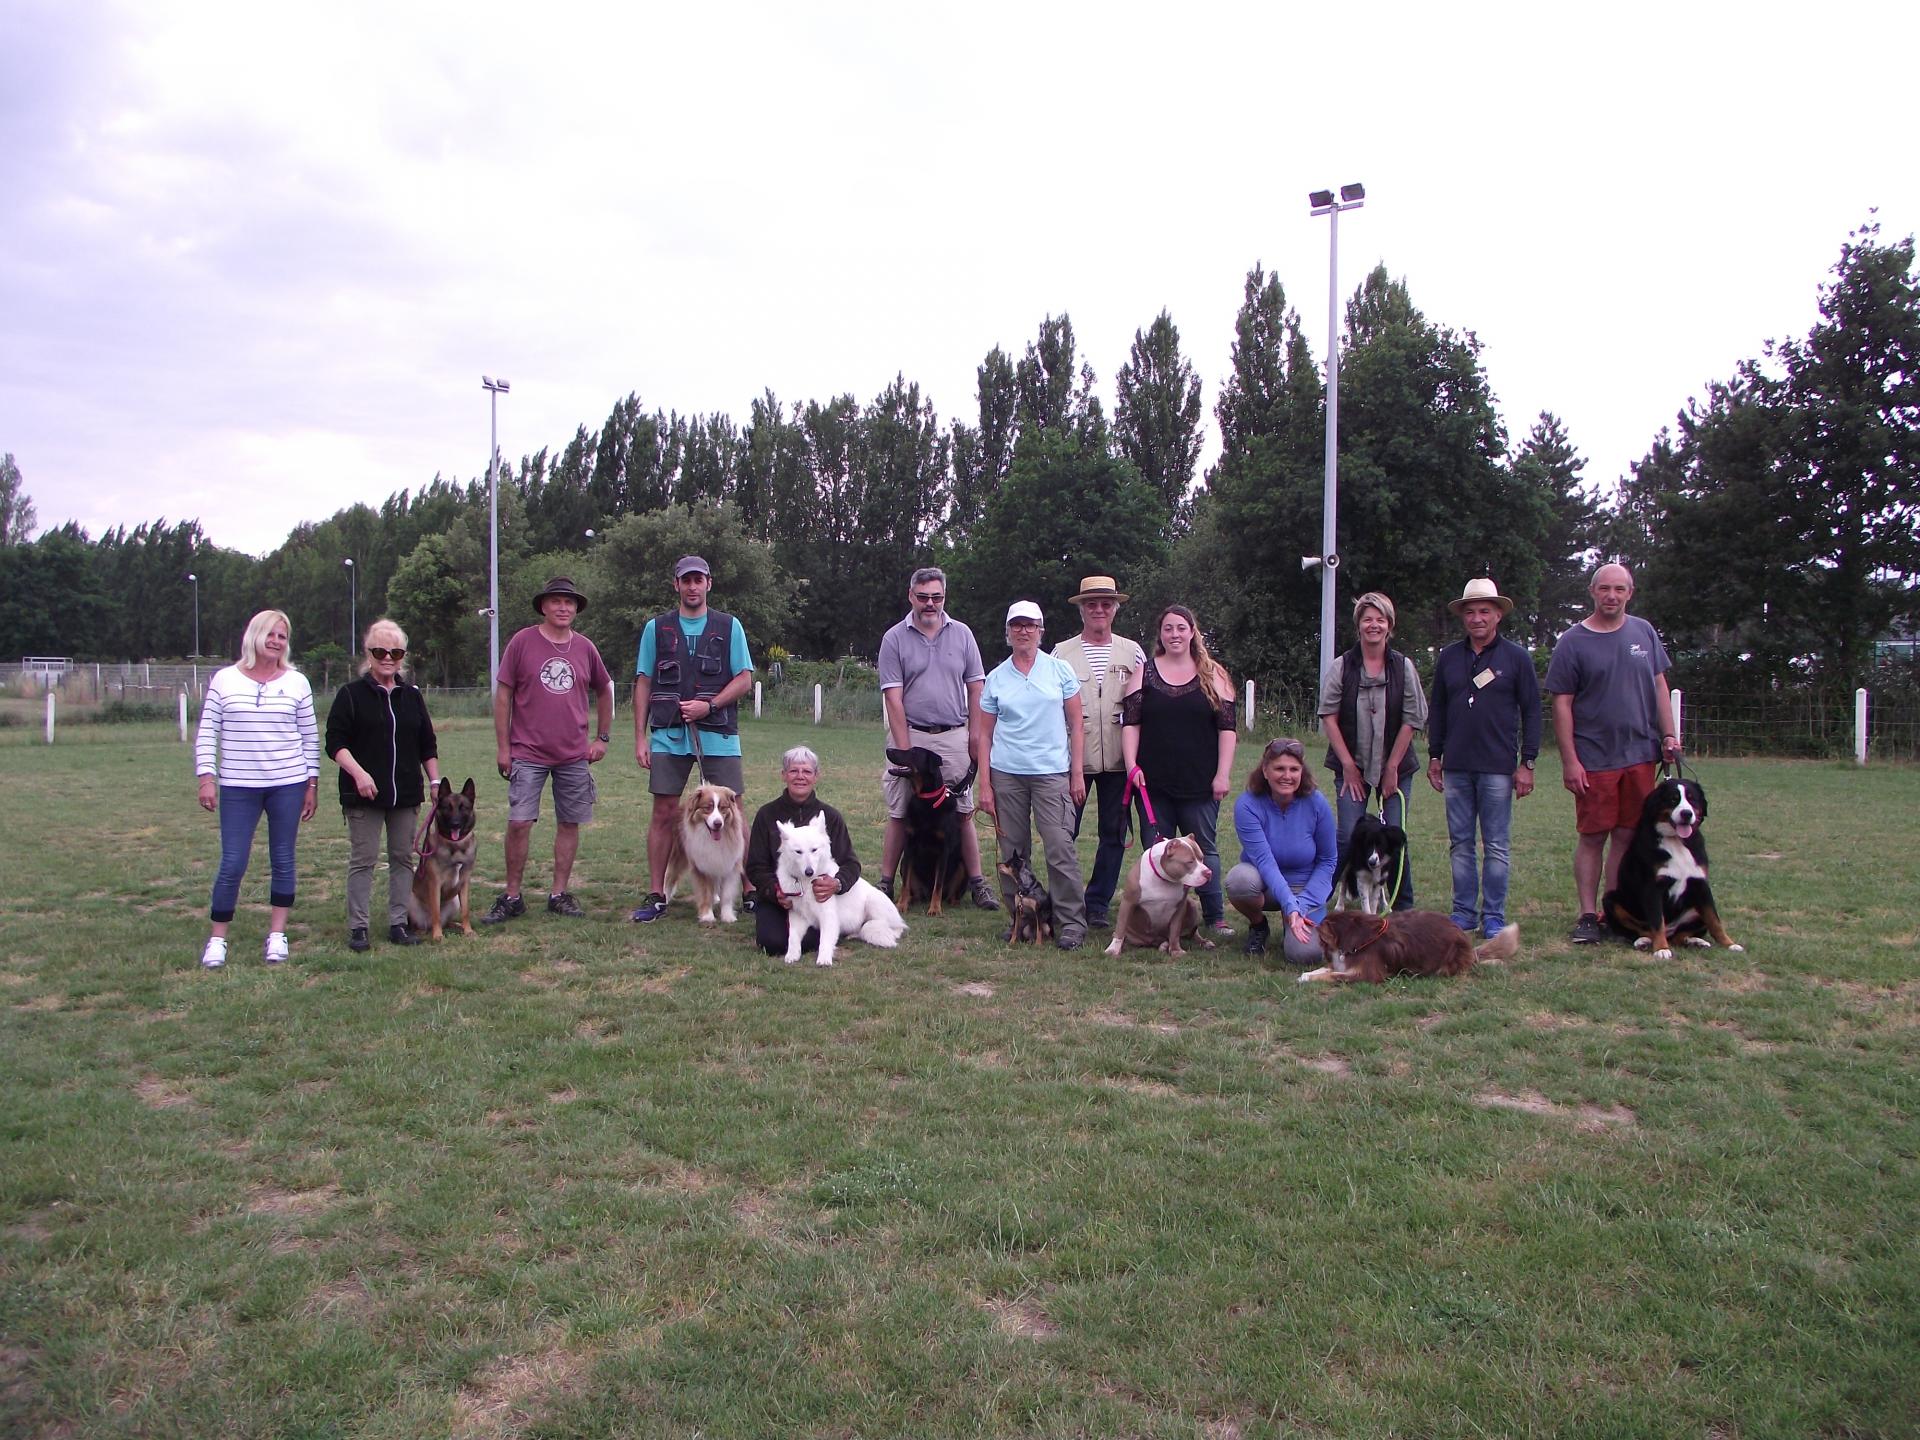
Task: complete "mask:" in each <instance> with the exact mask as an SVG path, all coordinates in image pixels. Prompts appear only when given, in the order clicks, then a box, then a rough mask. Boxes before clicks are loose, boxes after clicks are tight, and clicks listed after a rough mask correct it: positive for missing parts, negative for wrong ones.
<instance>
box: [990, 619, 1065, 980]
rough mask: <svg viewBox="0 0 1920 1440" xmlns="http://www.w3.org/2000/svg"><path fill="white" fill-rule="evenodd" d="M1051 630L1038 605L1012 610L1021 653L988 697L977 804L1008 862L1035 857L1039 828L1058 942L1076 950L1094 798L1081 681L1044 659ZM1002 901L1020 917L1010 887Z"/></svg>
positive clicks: (999, 669) (1004, 665)
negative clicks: (1084, 816) (1086, 824)
mask: <svg viewBox="0 0 1920 1440" xmlns="http://www.w3.org/2000/svg"><path fill="white" fill-rule="evenodd" d="M1045 623H1046V622H1045V617H1044V616H1043V615H1042V614H1041V613H1040V607H1039V606H1038V605H1036V604H1034V603H1033V601H1031V600H1016V601H1014V602H1013V604H1012V605H1010V606H1008V607H1007V647H1008V648H1009V649H1010V650H1012V652H1013V653H1012V654H1011V655H1009V656H1008V657H1007V658H1006V659H1005V660H1003V661H1001V662H1000V663H999V664H998V665H996V666H995V667H994V668H993V669H992V670H991V671H990V672H989V673H988V675H987V680H986V684H985V685H984V686H983V687H982V688H981V691H980V731H979V738H978V740H977V741H976V742H975V743H976V745H977V746H978V752H977V754H976V756H975V758H976V759H977V760H978V761H979V763H980V780H979V784H978V788H977V789H976V790H975V791H974V801H975V803H976V804H977V805H978V806H979V807H980V808H981V809H982V810H984V811H985V812H986V813H987V814H988V815H990V816H992V817H993V828H994V833H995V834H996V835H997V836H998V837H999V840H1000V858H1001V859H1002V860H1006V859H1008V858H1009V857H1011V856H1013V855H1014V854H1016V853H1017V854H1021V855H1026V856H1029V857H1031V855H1032V854H1033V835H1032V831H1033V830H1034V829H1038V830H1039V832H1040V844H1041V846H1042V848H1044V850H1045V851H1046V856H1047V894H1048V897H1049V898H1050V899H1051V900H1052V901H1053V934H1054V943H1055V944H1057V945H1058V946H1059V947H1060V948H1061V949H1062V950H1077V949H1079V948H1080V944H1081V942H1082V941H1083V940H1085V939H1086V934H1087V907H1086V888H1085V886H1084V885H1083V884H1082V882H1081V879H1080V857H1079V855H1078V854H1076V853H1075V851H1074V845H1073V817H1074V811H1075V810H1076V809H1077V808H1078V807H1079V806H1081V805H1083V804H1085V803H1086V799H1087V782H1086V777H1085V774H1084V773H1083V771H1082V761H1083V758H1084V757H1083V755H1082V750H1083V747H1084V743H1085V739H1084V736H1083V735H1082V733H1081V729H1080V681H1079V679H1078V678H1077V677H1076V676H1075V675H1074V673H1073V668H1072V667H1071V666H1070V665H1068V664H1067V663H1066V662H1065V661H1064V660H1057V659H1055V658H1054V657H1053V656H1051V655H1044V654H1042V653H1041V651H1040V635H1041V631H1042V630H1043V629H1044V628H1045ZM1000 893H1001V898H1002V900H1003V901H1004V902H1005V904H1006V906H1007V909H1008V910H1009V911H1010V912H1011V910H1012V909H1013V891H1012V887H1011V886H1010V885H1009V884H1007V882H1006V881H1005V880H1002V881H1001V884H1000Z"/></svg>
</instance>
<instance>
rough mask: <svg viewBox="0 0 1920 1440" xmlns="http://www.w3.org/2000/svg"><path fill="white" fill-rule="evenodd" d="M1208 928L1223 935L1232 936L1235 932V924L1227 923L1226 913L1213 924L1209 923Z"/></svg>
mask: <svg viewBox="0 0 1920 1440" xmlns="http://www.w3.org/2000/svg"><path fill="white" fill-rule="evenodd" d="M1207 929H1209V930H1211V931H1212V932H1213V933H1214V934H1216V935H1221V936H1231V935H1232V934H1233V926H1231V925H1229V924H1228V923H1227V917H1226V916H1224V915H1222V916H1221V917H1220V918H1219V919H1218V920H1215V921H1213V922H1212V923H1211V924H1209V925H1208V926H1207Z"/></svg>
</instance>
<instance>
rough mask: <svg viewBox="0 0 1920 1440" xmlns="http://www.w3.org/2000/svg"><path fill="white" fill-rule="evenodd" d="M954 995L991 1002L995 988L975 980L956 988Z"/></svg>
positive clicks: (982, 981)
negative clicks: (968, 996) (969, 996)
mask: <svg viewBox="0 0 1920 1440" xmlns="http://www.w3.org/2000/svg"><path fill="white" fill-rule="evenodd" d="M953 993H954V994H956V995H971V996H973V997H975V998H976V999H980V1000H991V999H992V998H993V986H991V985H989V984H987V983H986V982H985V981H984V980H973V981H970V982H968V983H967V984H965V985H956V986H954V987H953Z"/></svg>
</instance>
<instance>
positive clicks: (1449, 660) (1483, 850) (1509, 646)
mask: <svg viewBox="0 0 1920 1440" xmlns="http://www.w3.org/2000/svg"><path fill="white" fill-rule="evenodd" d="M1447 608H1448V609H1449V610H1451V611H1453V613H1454V614H1456V615H1458V616H1459V617H1460V628H1461V629H1462V630H1464V631H1465V632H1466V637H1467V638H1466V639H1464V640H1461V641H1458V642H1457V643H1455V644H1452V645H1449V646H1447V647H1446V649H1444V650H1442V651H1441V652H1440V655H1439V658H1438V659H1437V660H1436V661H1435V662H1434V668H1433V686H1432V696H1431V698H1430V701H1429V703H1428V708H1427V754H1428V755H1429V756H1430V757H1431V758H1430V759H1428V761H1427V780H1428V782H1429V783H1430V784H1432V786H1433V788H1434V789H1436V790H1438V791H1439V792H1440V793H1441V794H1443V795H1445V796H1446V797H1447V839H1448V841H1449V842H1450V846H1451V849H1450V852H1449V853H1450V855H1451V858H1452V861H1453V923H1454V924H1456V925H1458V926H1459V927H1460V928H1461V929H1462V930H1465V931H1467V932H1469V933H1470V934H1484V935H1488V936H1492V935H1496V934H1498V933H1499V931H1500V929H1501V927H1502V926H1504V925H1505V924H1506V923H1507V875H1508V865H1509V846H1508V837H1509V836H1510V835H1511V834H1512V831H1513V801H1514V797H1515V796H1520V797H1521V798H1523V799H1524V798H1525V797H1526V796H1528V795H1531V794H1532V793H1533V762H1534V759H1535V757H1537V756H1538V755H1539V753H1540V681H1539V678H1538V676H1536V675H1535V673H1534V669H1533V657H1532V656H1531V655H1529V654H1528V653H1527V652H1526V651H1525V650H1524V649H1522V648H1521V647H1520V646H1519V645H1516V644H1515V643H1514V642H1513V641H1511V640H1508V639H1506V638H1505V637H1504V636H1502V635H1501V634H1500V622H1501V621H1502V620H1504V619H1506V617H1507V616H1509V615H1511V614H1512V613H1513V601H1511V600H1509V599H1508V598H1507V597H1506V596H1504V595H1502V594H1501V593H1500V587H1499V586H1498V585H1496V584H1494V583H1493V581H1492V580H1490V579H1486V578H1484V577H1482V578H1478V579H1473V580H1469V581H1468V582H1467V585H1466V588H1465V589H1464V590H1462V591H1461V592H1460V598H1459V599H1458V600H1455V601H1453V602H1452V603H1451V604H1449V605H1448V606H1447ZM1516 757H1517V758H1516ZM1476 832H1477V833H1478V841H1479V844H1478V848H1477V849H1476V845H1475V835H1476Z"/></svg>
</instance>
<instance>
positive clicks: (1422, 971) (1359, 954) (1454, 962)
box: [1300, 910, 1520, 985]
mask: <svg viewBox="0 0 1920 1440" xmlns="http://www.w3.org/2000/svg"><path fill="white" fill-rule="evenodd" d="M1319 934H1320V952H1321V954H1323V955H1325V956H1326V958H1327V963H1326V964H1325V965H1323V966H1321V967H1320V968H1319V969H1318V970H1309V971H1308V972H1307V973H1306V974H1304V975H1302V976H1301V977H1300V983H1301V984H1303V985H1304V984H1306V983H1307V982H1308V981H1309V980H1348V981H1352V980H1364V981H1366V982H1368V983H1369V984H1372V985H1379V984H1381V983H1383V982H1384V981H1385V980H1386V979H1387V977H1388V976H1390V975H1460V974H1464V973H1465V972H1466V971H1468V970H1471V969H1472V968H1473V967H1474V966H1475V965H1476V964H1479V963H1483V962H1486V961H1494V960H1505V959H1508V958H1509V957H1510V956H1512V955H1513V954H1514V953H1515V952H1517V951H1518V950H1519V949H1520V927H1519V926H1518V925H1509V926H1507V928H1506V929H1504V930H1502V931H1501V932H1500V933H1499V934H1498V935H1495V936H1494V937H1493V938H1492V939H1491V940H1489V941H1487V942H1486V943H1485V944H1484V945H1481V946H1479V947H1478V948H1475V946H1474V943H1473V942H1472V941H1471V940H1469V939H1468V938H1467V936H1466V932H1465V931H1463V930H1461V929H1460V928H1459V927H1458V926H1457V925H1455V924H1454V923H1453V921H1451V920H1449V919H1448V918H1447V917H1446V916H1444V915H1438V914H1435V913H1434V912H1433V911H1431V910H1401V911H1398V912H1396V913H1393V914H1388V915H1363V914H1360V913H1359V912H1357V911H1354V910H1335V911H1334V912H1333V913H1332V914H1330V915H1328V916H1327V918H1326V919H1324V920H1322V921H1321V922H1320V927H1319Z"/></svg>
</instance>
